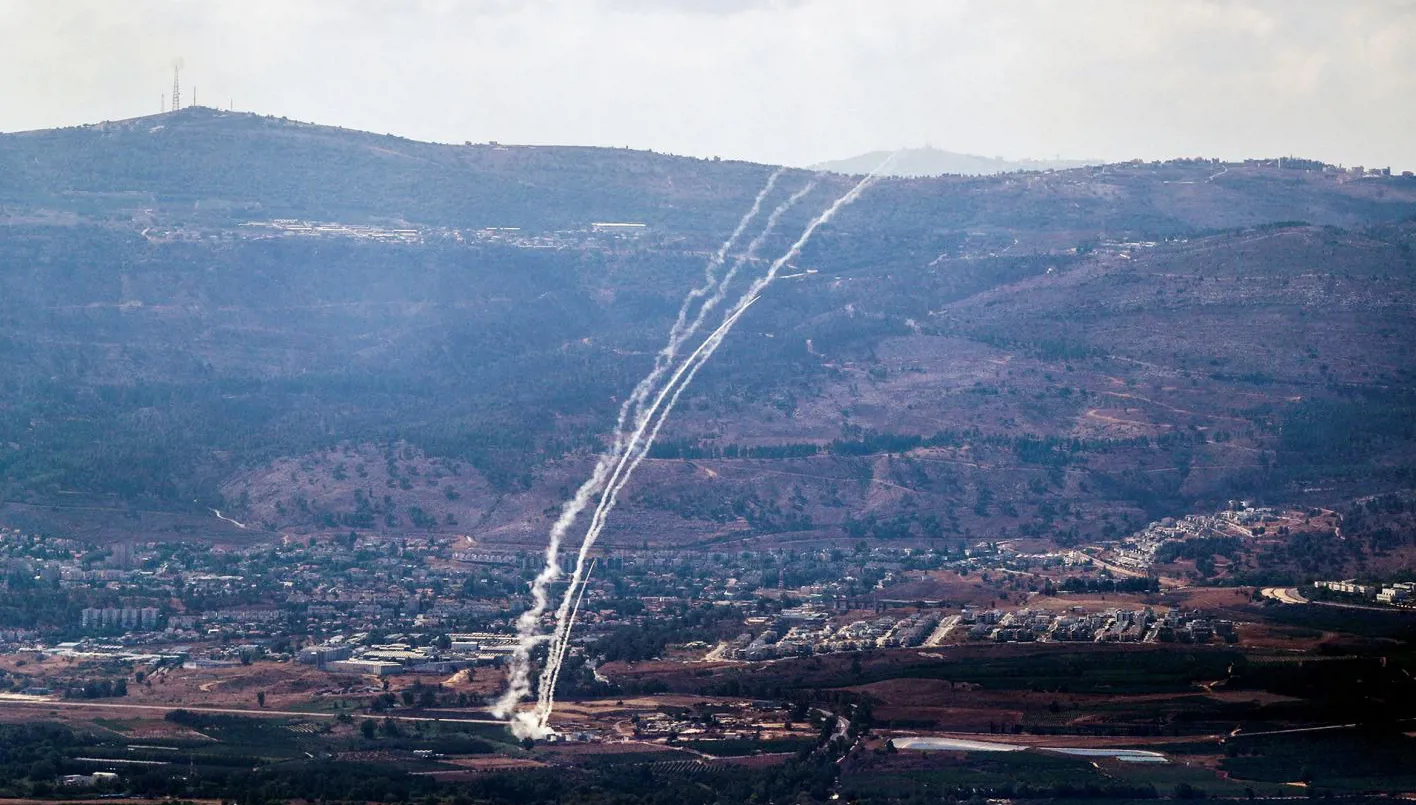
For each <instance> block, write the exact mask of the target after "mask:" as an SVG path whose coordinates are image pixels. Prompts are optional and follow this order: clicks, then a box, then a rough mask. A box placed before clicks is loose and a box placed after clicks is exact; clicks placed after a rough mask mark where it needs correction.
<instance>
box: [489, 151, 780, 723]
mask: <svg viewBox="0 0 1416 805" xmlns="http://www.w3.org/2000/svg"><path fill="white" fill-rule="evenodd" d="M785 170H786V168H778V169H777V170H776V171H774V172H773V173H772V175H771V176H769V177H767V182H766V184H764V185H763V187H762V189H761V190H760V191H758V193H757V196H756V198H754V199H753V201H752V206H751V207H750V208H749V209H748V211H747V213H746V214H744V215H743V217H742V218H741V219H739V221H738V224H737V227H736V228H735V229H733V232H732V234H731V235H729V236H728V239H727V240H725V241H723V243H722V245H721V246H720V247H719V248H718V251H717V252H716V253H714V255H713V257H712V258H711V259H710V260H709V262H708V265H707V267H706V268H705V269H704V272H703V274H704V284H703V286H702V287H700V288H694V289H693V290H691V291H690V292H689V294H688V297H687V298H685V299H684V301H683V303H682V304H681V305H680V306H679V313H678V317H677V318H676V319H675V321H674V324H673V327H671V328H670V330H669V337H668V341H667V343H666V344H665V345H664V347H663V349H661V350H660V351H659V354H658V355H656V356H655V359H654V368H653V369H652V370H651V371H650V372H649V374H648V375H647V376H645V377H644V379H642V380H640V381H639V383H638V384H637V385H636V386H635V387H634V390H633V391H631V392H630V395H629V397H628V398H626V399H625V401H624V403H623V404H622V405H621V406H620V410H619V415H618V418H617V421H616V423H615V435H614V440H613V443H612V445H611V447H610V449H609V450H608V451H606V452H605V453H604V454H602V455H601V456H600V458H599V460H598V461H597V462H596V464H595V468H594V470H593V471H592V472H591V475H590V477H589V478H588V479H586V480H585V482H584V483H582V484H581V485H580V488H579V489H577V490H576V492H575V496H574V497H572V498H571V499H570V500H569V501H567V502H566V503H565V505H564V506H563V507H562V508H561V513H560V516H559V517H558V518H556V522H555V523H554V524H553V525H552V526H551V531H550V535H549V537H548V540H547V544H546V553H545V556H546V563H545V565H544V567H543V568H542V570H541V572H540V573H538V574H537V575H536V578H535V579H534V580H532V582H531V606H530V608H528V609H527V610H526V611H525V612H523V613H521V616H520V617H519V618H517V622H516V632H517V638H518V642H517V646H516V649H515V651H514V652H513V653H512V656H511V667H510V669H509V671H508V674H507V688H506V690H505V691H504V692H503V693H502V695H501V696H500V697H499V698H498V699H497V701H496V702H495V703H494V704H493V706H492V713H493V715H495V716H497V717H498V718H508V717H509V716H510V715H511V713H512V711H513V710H514V709H515V707H516V705H517V704H519V703H520V702H521V700H522V699H524V698H526V696H527V695H528V694H529V693H530V692H531V676H530V673H531V651H532V650H533V649H534V648H535V647H536V646H537V645H538V644H539V643H542V642H544V641H545V640H547V639H548V637H549V636H548V635H543V634H541V633H540V625H541V616H542V615H544V614H545V612H546V608H547V607H548V606H549V604H550V596H549V592H548V591H549V588H550V585H551V584H552V583H553V582H554V581H555V580H556V579H558V578H560V576H561V569H560V562H559V557H560V546H561V543H562V542H563V541H564V539H565V534H566V532H567V531H569V530H570V528H571V526H573V525H574V524H575V521H576V519H577V518H579V516H580V513H581V512H582V511H584V510H585V507H586V506H587V505H588V504H589V502H590V497H591V496H592V495H593V494H595V493H596V492H597V491H599V490H600V487H601V484H603V483H604V480H605V475H606V474H607V473H608V472H609V469H610V465H611V464H612V463H613V462H615V460H616V459H617V458H619V456H620V455H621V453H622V452H623V451H624V446H625V441H624V440H625V435H626V430H627V428H626V423H627V422H628V420H629V416H630V412H631V411H634V412H635V414H636V419H638V418H639V415H640V413H641V412H642V409H643V405H644V401H645V399H647V398H648V396H649V393H650V392H651V391H652V390H653V389H654V387H655V386H656V385H657V384H658V382H659V379H660V378H662V377H663V375H664V372H665V371H666V370H667V368H668V367H669V366H670V365H671V364H672V362H673V359H674V358H675V357H676V356H677V354H678V350H679V348H680V347H681V346H682V345H683V342H684V341H685V340H687V339H688V338H690V337H692V336H693V335H694V334H695V333H696V332H697V331H698V326H699V324H700V323H701V322H702V318H701V317H699V318H696V319H695V320H694V321H693V323H692V325H690V326H688V327H685V324H684V322H685V321H686V320H687V318H688V311H689V309H690V308H691V307H692V303H693V301H694V300H696V299H699V298H702V297H703V296H705V295H707V294H708V293H710V292H711V291H713V289H714V287H715V285H716V284H717V270H718V268H720V267H721V266H722V264H723V261H724V260H725V259H726V258H727V255H728V252H729V251H731V250H732V248H733V246H734V245H736V243H737V241H738V238H740V237H742V233H743V232H744V231H746V229H747V226H748V224H749V223H751V222H752V220H753V219H754V218H756V217H757V214H758V213H759V212H760V211H761V210H762V202H763V201H764V200H765V199H766V198H767V196H768V195H769V194H770V193H771V192H772V189H773V188H774V187H775V186H776V184H777V179H778V178H779V177H780V176H781V175H782V173H783V172H784V171H785ZM562 619H563V618H558V620H562Z"/></svg>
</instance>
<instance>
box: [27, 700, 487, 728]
mask: <svg viewBox="0 0 1416 805" xmlns="http://www.w3.org/2000/svg"><path fill="white" fill-rule="evenodd" d="M0 707H27V708H31V709H42V710H53V709H55V708H59V707H77V708H89V709H95V708H97V709H104V710H127V711H130V712H131V711H135V710H136V711H140V712H149V713H161V714H163V715H166V714H168V713H170V712H172V711H174V710H186V711H187V712H189V713H217V714H220V715H233V716H248V717H255V718H260V717H262V716H264V717H268V718H327V719H333V718H338V717H339V716H340V715H341V713H305V712H301V711H299V710H247V709H244V708H239V707H181V706H176V705H164V704H119V703H118V702H94V701H82V702H67V701H42V700H33V699H0ZM347 715H349V716H351V717H353V718H375V719H379V720H383V719H384V718H391V719H393V720H394V721H443V722H447V723H451V724H501V725H505V724H506V722H505V721H498V720H496V719H492V718H434V717H432V716H400V715H393V714H387V715H385V714H379V715H369V714H365V713H348V714H347Z"/></svg>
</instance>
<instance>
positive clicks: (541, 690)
mask: <svg viewBox="0 0 1416 805" xmlns="http://www.w3.org/2000/svg"><path fill="white" fill-rule="evenodd" d="M746 310H747V306H746V305H742V306H741V307H740V308H739V309H735V310H734V312H733V313H732V314H730V315H729V317H728V318H727V319H725V320H724V321H723V323H722V324H720V325H718V329H717V330H714V331H713V333H712V334H711V335H709V336H708V338H707V339H705V340H704V341H703V343H702V344H699V345H698V348H697V349H695V350H694V351H693V353H692V354H690V355H689V356H688V358H687V359H686V360H685V361H684V363H683V365H681V366H679V368H678V369H677V370H676V371H675V372H674V374H673V376H672V377H670V378H669V382H668V383H667V384H666V385H665V386H664V388H663V389H661V390H660V392H659V394H658V396H657V397H656V398H655V400H654V404H653V405H651V406H650V407H649V408H648V409H647V411H646V412H645V415H644V416H643V417H641V418H640V419H639V420H638V425H637V426H636V428H635V431H634V433H633V435H632V436H631V437H630V441H629V445H628V447H627V448H626V449H625V451H624V453H622V454H621V455H620V457H619V462H618V463H617V464H616V465H615V470H614V474H613V475H612V476H611V478H612V481H611V483H609V484H607V485H606V486H605V490H604V492H602V493H601V496H600V503H599V505H598V506H596V508H595V516H594V517H593V518H592V519H591V521H590V527H589V528H588V529H587V530H586V532H585V537H584V539H583V540H582V542H581V544H580V553H579V555H578V556H577V557H576V561H575V570H574V571H573V572H572V573H571V577H570V586H569V587H568V588H567V589H566V593H565V595H564V596H563V597H562V598H561V603H560V607H559V609H557V610H556V628H555V629H554V630H553V634H552V639H556V640H557V642H556V643H553V644H552V646H551V652H550V654H549V655H548V656H547V658H546V665H545V667H543V668H542V669H541V678H540V684H539V685H538V690H537V703H536V709H535V710H534V711H533V712H534V713H535V714H536V716H534V717H533V718H532V721H531V723H532V724H534V725H535V726H534V730H533V732H532V733H530V734H531V737H540V736H542V735H544V734H545V732H546V726H545V723H544V719H543V718H541V717H540V715H539V714H541V713H542V712H543V710H544V711H546V713H547V717H549V708H550V702H551V700H552V698H553V696H554V691H553V690H552V689H551V688H550V684H551V681H552V680H553V679H554V678H555V676H556V674H557V673H558V671H559V666H558V665H557V660H558V659H559V657H560V656H561V654H562V651H561V649H560V646H561V645H562V644H563V643H564V639H565V637H566V635H565V624H566V623H567V621H568V619H569V616H570V602H571V595H572V593H573V592H574V590H575V589H576V587H577V586H579V584H580V579H581V578H582V577H583V576H584V573H585V560H586V558H587V556H588V554H589V551H590V546H592V545H594V538H595V537H599V535H600V529H601V528H603V527H604V520H605V515H607V514H608V513H609V509H611V508H613V507H614V501H615V498H614V496H610V495H607V494H606V493H607V492H608V491H609V490H611V489H615V490H616V491H617V489H618V487H622V486H623V485H624V484H623V483H619V484H618V485H616V483H615V482H616V481H617V480H618V478H619V477H620V475H621V474H622V472H623V470H624V468H625V467H626V466H627V464H628V461H629V458H630V456H631V454H632V453H634V452H635V451H636V450H637V449H638V447H639V445H640V443H641V441H642V439H643V437H644V432H645V431H646V430H647V429H648V426H649V421H650V418H651V417H652V416H653V415H654V412H655V411H657V410H659V408H660V406H662V405H663V403H664V400H665V399H666V398H667V397H668V395H669V392H670V390H671V389H672V388H673V387H674V385H675V384H677V383H678V381H679V379H680V378H681V377H683V374H684V372H685V371H686V370H687V368H688V366H689V365H691V364H692V363H693V362H694V361H695V360H696V359H697V358H698V356H699V354H700V353H702V352H703V350H704V349H706V348H707V347H708V345H709V343H710V342H712V341H713V339H714V337H715V336H717V335H719V334H720V333H723V332H725V331H727V330H730V329H732V326H733V324H735V323H737V320H738V318H739V317H740V316H742V314H743V312H745V311H746ZM635 465H636V466H637V465H638V462H635ZM543 639H544V638H543ZM522 715H529V714H522ZM524 723H525V722H524V721H523V719H522V718H521V717H520V716H518V718H517V720H516V721H514V722H513V723H512V732H513V733H516V735H517V737H523V738H524V737H526V735H522V734H521V733H519V732H516V730H517V725H518V724H524Z"/></svg>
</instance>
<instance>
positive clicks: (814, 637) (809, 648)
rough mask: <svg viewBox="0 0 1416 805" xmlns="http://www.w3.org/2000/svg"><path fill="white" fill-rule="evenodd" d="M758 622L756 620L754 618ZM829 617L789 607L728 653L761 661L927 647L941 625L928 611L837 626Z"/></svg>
mask: <svg viewBox="0 0 1416 805" xmlns="http://www.w3.org/2000/svg"><path fill="white" fill-rule="evenodd" d="M752 620H755V619H749V622H751V621H752ZM829 621H830V618H829V616H828V615H827V613H826V612H824V611H821V610H819V609H816V608H815V607H811V606H802V607H793V608H792V609H786V610H783V611H782V612H781V613H780V614H778V616H777V617H776V618H775V619H773V620H772V622H771V625H770V627H769V628H767V629H764V630H763V631H762V632H760V633H759V634H758V635H757V636H756V637H754V636H752V635H751V634H750V633H744V634H742V635H739V636H738V637H737V639H736V640H734V641H732V643H730V644H729V645H728V647H727V649H726V650H725V651H724V652H723V656H724V657H726V658H728V659H735V660H747V661H749V662H755V661H760V660H770V659H775V658H777V657H795V656H800V655H806V654H830V653H835V652H841V651H863V650H866V649H872V648H899V647H905V648H908V647H911V646H918V645H921V644H923V643H924V642H925V640H927V639H928V638H929V637H930V635H931V634H932V633H933V632H934V629H935V627H936V626H938V625H939V616H938V615H936V614H933V613H927V612H920V613H916V614H913V615H906V616H904V617H897V616H893V615H882V616H879V617H875V618H870V619H867V620H860V621H853V622H851V623H847V624H845V625H844V626H840V627H834V626H832V625H831V624H830V622H829Z"/></svg>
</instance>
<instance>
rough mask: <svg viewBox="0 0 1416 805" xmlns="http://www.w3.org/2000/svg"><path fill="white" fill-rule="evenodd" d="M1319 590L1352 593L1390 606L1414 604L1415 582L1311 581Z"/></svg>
mask: <svg viewBox="0 0 1416 805" xmlns="http://www.w3.org/2000/svg"><path fill="white" fill-rule="evenodd" d="M1313 586H1314V587H1317V588H1318V589H1320V590H1331V591H1333V592H1335V593H1342V594H1343V595H1352V596H1357V597H1360V598H1365V599H1368V600H1375V601H1376V602H1377V603H1379V604H1388V605H1391V606H1411V605H1416V582H1410V581H1399V582H1396V583H1394V584H1386V585H1381V584H1358V583H1357V580H1356V579H1346V580H1345V581H1319V582H1314V583H1313Z"/></svg>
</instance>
